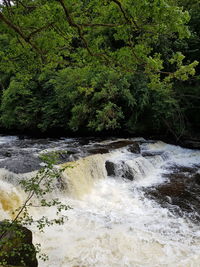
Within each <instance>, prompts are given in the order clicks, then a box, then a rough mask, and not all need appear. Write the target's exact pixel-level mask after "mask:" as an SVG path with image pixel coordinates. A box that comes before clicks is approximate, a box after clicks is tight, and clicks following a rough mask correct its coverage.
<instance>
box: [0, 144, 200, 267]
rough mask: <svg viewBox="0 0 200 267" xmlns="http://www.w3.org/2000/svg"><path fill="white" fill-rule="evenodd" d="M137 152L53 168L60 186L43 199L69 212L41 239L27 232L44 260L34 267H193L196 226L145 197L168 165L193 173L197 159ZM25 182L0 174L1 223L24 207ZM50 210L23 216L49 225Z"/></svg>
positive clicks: (175, 151) (147, 147) (199, 237)
mask: <svg viewBox="0 0 200 267" xmlns="http://www.w3.org/2000/svg"><path fill="white" fill-rule="evenodd" d="M75 145H77V144H75ZM94 145H95V144H94ZM97 145H99V144H97ZM140 148H141V153H132V152H130V150H129V149H128V148H127V147H125V148H120V149H116V150H114V151H110V152H109V153H106V154H95V155H90V156H86V157H84V158H79V159H78V160H76V161H74V162H68V163H65V164H62V165H60V167H61V168H63V167H65V170H64V172H63V174H62V177H61V179H62V182H63V183H64V185H65V186H66V187H64V188H60V187H59V186H58V189H57V190H55V191H54V190H53V192H51V193H50V196H47V197H49V199H53V198H59V200H60V201H61V202H62V203H64V204H66V205H70V206H71V207H72V209H70V210H67V211H63V213H64V215H66V216H67V217H68V219H67V220H66V221H65V223H64V225H54V226H50V227H47V228H46V229H45V231H44V233H40V232H39V231H38V229H36V227H35V225H31V226H30V227H31V230H32V231H33V238H34V240H33V241H34V243H35V244H36V243H40V244H41V248H42V252H43V253H46V254H47V255H48V256H49V261H47V262H42V261H41V260H39V266H40V267H48V266H57V267H75V266H87V267H122V266H123V267H132V266H134V267H155V266H157V267H172V266H173V267H183V266H184V267H192V266H195V267H199V266H200V264H199V262H200V253H199V245H200V231H199V225H198V224H196V223H194V222H193V221H192V220H190V219H189V218H185V217H181V216H179V214H176V213H172V212H171V211H170V209H168V208H167V207H162V206H161V205H160V204H159V202H156V201H155V200H154V199H152V198H150V197H149V196H148V195H147V190H148V188H151V187H153V189H154V190H156V188H157V187H156V186H159V185H162V184H164V183H163V181H166V180H165V178H164V177H163V173H165V174H166V173H168V172H170V170H169V167H170V166H179V165H181V166H184V167H185V168H186V167H187V168H186V169H188V168H191V169H192V168H196V169H198V167H194V166H197V164H199V163H200V152H199V151H191V150H187V149H183V148H180V147H177V146H172V145H167V144H165V143H163V142H157V143H156V142H155V143H152V142H149V143H148V142H146V143H145V142H144V140H141V144H140ZM85 155H86V154H84V156H85ZM192 170H193V169H192ZM193 172H194V171H193ZM186 174H187V175H188V173H186ZM196 174H197V175H198V174H199V172H198V171H197V172H196ZM31 175H34V174H33V173H32V174H24V175H22V174H18V175H16V174H14V173H12V172H9V171H7V170H3V169H1V170H0V220H3V219H5V218H12V211H14V210H15V209H16V208H18V207H19V206H20V205H22V204H23V201H24V200H25V198H26V194H25V193H24V192H23V191H22V190H21V189H20V187H19V180H20V179H21V178H22V177H23V178H26V177H30V176H31ZM188 177H189V175H188ZM195 177H196V178H195V179H198V176H195ZM179 179H181V178H180V177H179ZM184 179H185V178H184ZM195 181H196V180H194V181H193V182H195ZM187 182H188V180H187ZM181 183H183V181H181ZM155 185H156V186H155ZM154 186H155V187H154ZM178 197H179V196H178ZM178 197H177V196H176V198H178ZM197 197H198V196H197ZM162 201H164V199H162ZM56 211H57V210H56V208H55V207H54V206H52V207H48V208H44V207H43V208H39V207H34V206H33V207H32V208H31V209H30V213H31V215H32V216H33V217H34V218H40V217H42V216H46V217H48V218H49V217H50V218H52V217H54V214H56Z"/></svg>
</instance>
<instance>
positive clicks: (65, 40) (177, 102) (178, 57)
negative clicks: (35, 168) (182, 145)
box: [0, 0, 200, 140]
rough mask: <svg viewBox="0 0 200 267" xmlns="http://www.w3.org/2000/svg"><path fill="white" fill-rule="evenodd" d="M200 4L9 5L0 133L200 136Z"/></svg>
mask: <svg viewBox="0 0 200 267" xmlns="http://www.w3.org/2000/svg"><path fill="white" fill-rule="evenodd" d="M199 25H200V3H199V1H198V0H143V1H141V0H134V1H133V0H102V1H98V0H34V1H33V0H16V1H14V0H13V1H10V0H4V1H1V4H0V128H1V129H2V131H7V132H9V131H18V132H39V133H53V132H59V133H60V134H61V135H62V134H72V133H74V134H79V135H83V134H88V135H89V134H90V135H95V134H102V133H103V134H115V133H123V134H132V135H144V134H146V135H148V134H165V135H169V136H172V137H173V138H174V139H175V140H179V139H180V138H182V137H184V136H188V137H194V136H199V133H200V116H199V111H200V110H199V108H200V105H199V103H200V65H199V62H198V61H199V59H200V27H199Z"/></svg>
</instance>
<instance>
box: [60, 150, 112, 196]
mask: <svg viewBox="0 0 200 267" xmlns="http://www.w3.org/2000/svg"><path fill="white" fill-rule="evenodd" d="M107 157H108V155H107V154H105V155H100V154H97V155H92V156H88V157H86V158H82V159H79V160H77V161H75V162H70V163H67V164H64V165H62V167H65V168H66V169H65V171H64V172H63V178H64V182H65V183H66V184H67V188H68V193H70V195H71V196H74V197H76V198H81V197H82V196H83V195H84V194H87V193H88V192H89V191H90V190H91V189H92V186H93V184H94V182H95V181H98V180H100V179H105V178H106V176H107V173H106V169H105V160H106V158H107Z"/></svg>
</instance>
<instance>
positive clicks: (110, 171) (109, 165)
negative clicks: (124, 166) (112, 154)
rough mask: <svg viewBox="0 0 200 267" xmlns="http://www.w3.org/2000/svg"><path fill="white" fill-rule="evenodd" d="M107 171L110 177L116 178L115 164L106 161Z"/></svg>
mask: <svg viewBox="0 0 200 267" xmlns="http://www.w3.org/2000/svg"><path fill="white" fill-rule="evenodd" d="M105 166H106V171H107V175H108V176H115V164H114V162H112V161H108V160H107V161H106V163H105Z"/></svg>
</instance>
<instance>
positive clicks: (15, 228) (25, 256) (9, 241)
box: [0, 221, 38, 267]
mask: <svg viewBox="0 0 200 267" xmlns="http://www.w3.org/2000/svg"><path fill="white" fill-rule="evenodd" d="M0 264H2V265H3V266H6V264H7V265H12V266H26V267H37V266H38V262H37V258H36V250H35V247H34V245H33V244H32V232H31V231H30V230H29V229H27V228H26V227H23V226H21V225H19V224H16V223H15V224H11V223H9V222H8V221H2V222H0Z"/></svg>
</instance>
